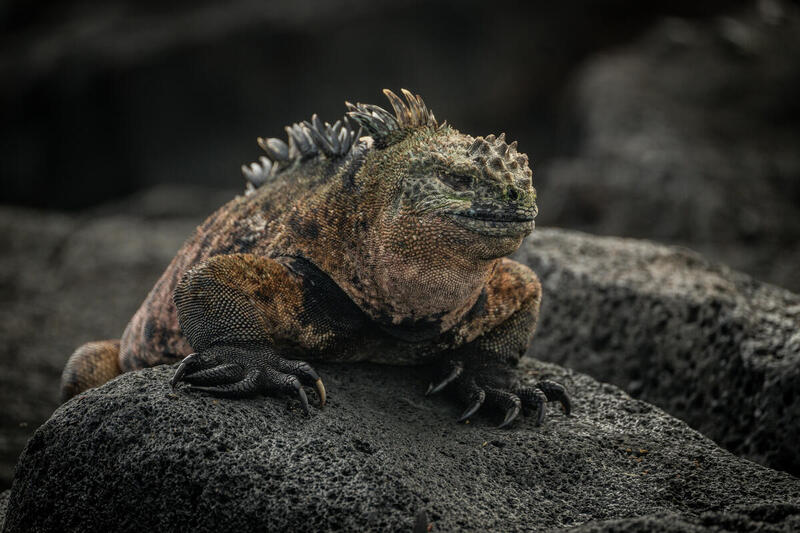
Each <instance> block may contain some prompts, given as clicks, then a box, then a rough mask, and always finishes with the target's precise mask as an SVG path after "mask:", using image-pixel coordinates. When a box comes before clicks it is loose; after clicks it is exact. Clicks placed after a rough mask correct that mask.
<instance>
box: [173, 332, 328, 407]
mask: <svg viewBox="0 0 800 533" xmlns="http://www.w3.org/2000/svg"><path fill="white" fill-rule="evenodd" d="M182 381H183V382H185V383H187V384H188V389H189V390H194V391H202V392H208V393H210V394H213V395H215V396H221V397H223V398H246V397H251V396H255V395H257V394H272V393H289V394H294V395H296V396H297V397H298V398H299V399H300V402H301V403H302V404H303V409H304V410H305V412H306V413H308V398H307V396H306V392H305V390H303V385H307V386H314V387H316V389H317V395H318V396H319V406H320V407H322V406H324V405H325V386H324V385H323V384H322V379H320V377H319V375H318V374H317V373H316V371H314V369H313V368H311V365H309V364H308V363H305V362H303V361H293V360H291V359H284V358H282V357H280V356H279V355H277V354H276V353H275V352H274V351H273V350H272V349H270V348H265V349H261V350H250V349H244V348H236V347H227V346H214V347H211V348H209V349H208V350H206V351H205V352H203V353H201V354H197V353H193V354H191V355H188V356H186V358H184V360H183V361H181V364H180V365H179V366H178V369H177V370H176V371H175V375H174V376H173V377H172V379H171V380H170V385H171V386H172V387H173V388H175V387H176V386H177V384H178V383H180V382H182Z"/></svg>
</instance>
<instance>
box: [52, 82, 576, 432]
mask: <svg viewBox="0 0 800 533" xmlns="http://www.w3.org/2000/svg"><path fill="white" fill-rule="evenodd" d="M384 94H385V95H386V96H387V97H388V99H389V102H390V103H391V105H392V108H393V109H394V114H392V113H390V112H389V111H387V110H385V109H383V108H381V107H379V106H376V105H370V104H361V103H358V104H351V103H349V102H346V106H347V108H348V113H347V115H346V116H345V118H344V119H343V120H340V121H337V122H336V123H335V124H333V125H331V124H328V123H323V122H322V121H321V120H320V119H319V117H317V116H316V115H314V116H313V117H312V119H311V121H305V122H302V123H296V124H293V125H291V126H288V127H287V128H286V131H287V134H288V143H287V142H284V141H282V140H279V139H275V138H270V139H261V138H259V139H258V143H259V145H260V146H261V148H262V149H263V150H264V152H265V153H266V156H265V157H261V158H260V160H259V162H257V163H252V164H251V165H250V166H243V167H242V171H243V173H244V175H245V178H246V179H247V188H246V192H245V194H243V195H241V196H237V197H236V198H234V199H233V200H231V201H230V202H229V203H227V204H226V205H224V206H223V207H221V208H220V209H218V210H217V211H216V212H215V213H214V214H212V215H211V216H210V217H209V218H208V219H207V220H206V221H205V222H203V224H201V225H200V226H199V227H198V228H197V230H196V232H195V233H194V235H193V236H191V237H190V238H189V239H188V240H187V241H186V243H185V244H184V246H183V248H181V250H180V251H179V252H178V253H177V255H176V256H175V258H174V259H173V260H172V262H171V263H170V265H169V267H167V270H166V271H165V272H164V274H163V275H162V276H161V278H160V279H159V281H158V282H157V283H156V285H155V287H154V288H153V289H152V290H151V292H150V294H149V295H148V296H147V298H146V299H145V301H144V303H143V304H142V306H141V307H140V308H139V310H138V311H137V312H136V314H135V315H134V317H133V318H132V320H131V321H130V323H129V324H128V326H127V328H126V329H125V332H124V333H123V335H122V339H121V340H108V341H99V342H90V343H87V344H85V345H83V346H81V347H80V348H78V349H77V350H76V351H75V353H74V354H73V355H72V356H71V357H70V359H69V361H68V362H67V364H66V367H65V369H64V372H63V376H62V398H63V399H64V400H66V399H69V398H70V397H72V396H74V395H76V394H78V393H80V392H82V391H84V390H86V389H88V388H90V387H95V386H98V385H100V384H102V383H105V382H106V381H108V380H109V379H111V378H113V377H114V376H116V375H118V374H120V373H122V372H127V371H131V370H136V369H141V368H144V367H150V366H154V365H158V364H164V363H174V362H177V361H181V360H182V362H181V363H180V365H179V366H178V368H177V371H176V373H175V375H174V377H173V379H172V381H171V384H172V386H173V387H175V386H177V385H178V384H179V383H186V384H187V388H188V389H189V390H195V391H205V392H207V393H211V394H214V395H217V396H222V397H231V398H239V397H247V396H253V395H257V394H271V393H290V394H294V395H296V396H297V397H298V399H299V400H300V402H301V403H302V405H303V407H304V409H305V410H306V412H308V399H307V396H306V393H305V390H304V388H303V387H304V386H315V387H316V389H317V394H318V396H319V402H320V407H322V406H323V405H324V404H325V396H326V393H325V387H324V386H323V384H322V380H321V379H320V377H319V375H318V374H317V372H316V371H315V370H314V369H313V368H312V367H311V366H310V365H309V364H308V363H306V362H304V361H302V360H301V359H317V360H322V361H373V362H379V363H387V364H394V365H414V364H436V365H439V366H440V368H441V381H439V382H438V383H437V384H431V385H430V386H429V387H428V393H429V394H430V393H435V392H439V391H440V390H442V389H444V388H445V387H448V388H449V390H453V391H454V392H455V393H456V395H457V396H458V398H460V400H461V401H462V402H463V403H464V404H466V405H467V407H466V410H465V411H464V413H463V414H462V416H461V417H460V418H459V421H464V420H466V419H467V418H469V417H471V416H472V415H473V414H474V413H475V412H476V411H477V410H478V409H479V408H480V407H481V406H482V405H485V404H491V405H493V406H496V407H499V408H501V409H503V410H504V412H505V416H504V418H503V421H502V423H501V424H500V426H501V427H503V426H507V425H508V424H510V423H511V422H512V421H513V420H514V419H515V418H516V417H517V415H518V414H519V412H520V409H521V408H522V407H526V408H530V410H532V411H533V412H534V413H535V416H536V421H537V423H540V422H541V421H542V419H543V417H544V414H545V402H547V401H548V400H549V401H558V402H560V403H561V404H562V406H563V409H564V411H565V412H567V413H569V411H570V400H569V397H568V395H567V392H566V390H565V388H564V387H563V386H562V385H560V384H557V383H554V382H551V381H540V382H539V383H537V384H535V385H533V386H531V385H522V384H521V383H520V382H518V379H517V378H515V376H514V373H513V367H514V366H516V364H517V362H518V360H519V358H520V357H521V355H522V354H523V353H524V352H525V350H526V348H527V346H528V344H529V342H530V340H531V337H532V335H533V332H534V329H535V327H536V321H537V318H538V314H539V305H540V301H541V294H542V289H541V285H540V283H539V280H538V278H537V277H536V275H535V274H534V273H533V272H532V271H531V270H530V269H528V268H527V267H526V266H523V265H521V264H519V263H516V262H514V261H512V260H510V259H507V258H505V256H507V255H508V254H510V253H512V252H513V251H515V250H516V249H517V248H518V247H519V245H520V244H521V242H522V239H523V238H524V237H525V236H526V235H527V234H528V233H529V232H530V231H531V230H532V229H533V227H534V217H535V216H536V214H537V206H536V192H535V190H534V188H533V184H532V172H531V170H530V168H529V166H528V158H527V156H526V155H525V154H523V153H520V152H518V151H517V143H516V142H512V143H510V144H507V143H506V142H505V136H504V134H500V135H499V136H494V135H488V136H486V137H474V138H473V137H471V136H469V135H466V134H463V133H461V132H459V131H458V130H456V129H455V128H453V127H452V126H449V125H448V124H447V123H446V122H444V123H441V124H440V123H439V122H438V121H437V120H436V118H435V116H434V114H433V112H432V111H430V110H429V109H428V108H427V107H426V105H425V103H424V102H423V100H422V98H421V97H420V96H418V95H414V94H412V93H410V92H409V91H406V90H403V91H402V94H403V96H404V99H402V98H400V97H398V96H397V95H395V94H394V93H393V92H391V91H389V90H388V89H387V90H384ZM362 133H363V134H365V135H364V136H362ZM526 410H527V409H526Z"/></svg>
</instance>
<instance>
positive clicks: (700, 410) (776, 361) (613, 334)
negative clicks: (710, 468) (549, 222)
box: [516, 229, 800, 475]
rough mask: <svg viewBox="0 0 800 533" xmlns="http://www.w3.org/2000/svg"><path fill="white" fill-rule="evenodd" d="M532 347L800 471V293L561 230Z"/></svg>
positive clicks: (767, 460) (539, 259) (543, 267)
mask: <svg viewBox="0 0 800 533" xmlns="http://www.w3.org/2000/svg"><path fill="white" fill-rule="evenodd" d="M516 259H517V260H519V261H522V262H523V263H526V264H527V265H529V266H530V267H531V268H533V270H534V271H536V272H537V273H538V274H539V276H540V277H541V278H542V282H543V285H544V297H543V301H542V310H541V318H540V322H539V327H538V330H537V333H536V336H535V337H534V341H533V343H532V344H531V347H530V350H529V352H528V353H529V354H530V355H532V356H534V357H537V358H539V359H544V360H549V361H553V362H556V363H558V364H562V365H565V366H569V367H571V368H574V369H576V370H579V371H581V372H586V373H588V374H590V375H592V376H594V377H595V378H597V379H600V380H602V381H609V382H612V383H614V384H616V385H618V386H620V387H622V388H624V389H625V390H627V391H628V392H629V393H630V394H632V395H634V396H635V397H637V398H640V399H643V400H645V401H648V402H651V403H654V404H656V405H658V406H659V407H661V408H663V409H665V410H666V411H668V412H669V413H671V414H672V415H674V416H677V417H679V418H681V419H682V420H685V421H686V422H688V423H689V425H691V426H692V427H694V428H695V429H697V430H699V431H700V432H702V433H703V434H705V435H707V436H709V437H711V438H712V439H714V440H715V441H717V442H718V443H719V444H721V445H722V446H724V447H725V448H727V449H729V450H730V451H732V452H734V453H736V454H738V455H743V456H745V457H748V458H750V459H752V460H754V461H758V462H761V463H763V464H766V465H769V466H771V467H773V468H778V469H781V470H786V471H788V472H791V473H793V474H794V475H800V455H799V454H798V453H797V444H796V443H797V442H798V441H800V389H798V384H800V296H799V295H797V294H793V293H791V292H789V291H786V290H783V289H780V288H778V287H774V286H772V285H767V284H764V283H760V282H757V281H755V280H753V279H752V278H750V277H749V276H746V275H744V274H741V273H738V272H735V271H732V270H730V269H728V268H725V267H723V266H720V265H717V264H714V263H711V262H709V261H707V260H705V259H703V258H702V257H701V256H699V255H697V254H695V253H692V252H690V251H688V250H685V249H680V248H673V247H666V246H659V245H656V244H653V243H649V242H645V241H634V240H630V239H619V238H603V237H597V236H593V235H585V234H580V233H577V232H567V231H559V230H553V229H548V230H541V231H535V232H534V234H533V235H532V236H531V238H530V239H529V240H528V241H526V243H525V244H524V245H523V247H522V249H521V250H520V251H519V252H518V253H517V254H516Z"/></svg>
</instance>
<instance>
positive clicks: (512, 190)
mask: <svg viewBox="0 0 800 533" xmlns="http://www.w3.org/2000/svg"><path fill="white" fill-rule="evenodd" d="M508 198H509V200H516V199H518V198H519V193H518V192H517V189H515V188H513V187H509V189H508Z"/></svg>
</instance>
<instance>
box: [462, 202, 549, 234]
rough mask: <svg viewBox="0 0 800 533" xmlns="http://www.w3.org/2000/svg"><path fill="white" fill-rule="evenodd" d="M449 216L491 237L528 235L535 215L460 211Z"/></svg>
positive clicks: (464, 225)
mask: <svg viewBox="0 0 800 533" xmlns="http://www.w3.org/2000/svg"><path fill="white" fill-rule="evenodd" d="M448 216H449V218H450V219H451V220H452V221H453V222H455V223H456V224H458V225H459V226H461V227H463V228H465V229H468V230H470V231H473V232H475V233H479V234H481V235H488V236H490V237H514V236H520V235H526V234H528V233H530V232H531V231H532V230H533V226H534V221H533V217H532V216H530V215H526V214H520V213H500V212H496V211H495V212H492V211H482V210H481V211H479V210H474V209H471V210H469V211H459V212H452V213H448Z"/></svg>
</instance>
